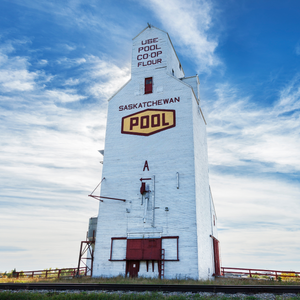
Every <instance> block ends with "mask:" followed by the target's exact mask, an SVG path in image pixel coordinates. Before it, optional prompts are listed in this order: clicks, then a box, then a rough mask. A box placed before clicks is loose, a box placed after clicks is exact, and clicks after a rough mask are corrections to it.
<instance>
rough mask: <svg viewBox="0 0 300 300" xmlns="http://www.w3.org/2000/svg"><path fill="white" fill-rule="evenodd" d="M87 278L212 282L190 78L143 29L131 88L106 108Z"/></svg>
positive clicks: (211, 224)
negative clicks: (91, 261)
mask: <svg viewBox="0 0 300 300" xmlns="http://www.w3.org/2000/svg"><path fill="white" fill-rule="evenodd" d="M102 153H103V171H102V181H101V185H100V196H99V200H100V201H99V213H98V223H97V232H96V244H95V252H94V264H93V276H94V277H99V276H103V277H112V276H118V275H120V274H121V275H124V276H132V277H136V276H143V277H159V278H194V279H212V278H213V277H214V276H215V275H219V274H220V260H219V243H218V240H217V223H216V222H217V218H216V212H215V208H214V204H213V199H212V196H211V191H210V186H209V178H208V158H207V142H206V121H205V117H204V115H203V112H202V110H201V107H200V96H199V79H198V76H197V75H196V76H191V77H185V74H184V71H183V68H182V66H181V64H180V61H179V59H178V57H177V54H176V52H175V50H174V47H173V45H172V42H171V40H170V37H169V35H168V34H167V33H166V32H164V31H162V30H160V29H158V28H156V27H154V26H150V25H149V26H148V27H146V28H145V29H144V30H143V31H142V32H140V33H139V34H138V35H137V36H136V37H135V38H134V39H133V45H132V64H131V79H130V80H129V81H128V82H127V83H126V84H125V85H124V86H123V87H122V88H121V89H120V90H119V91H118V92H117V93H116V94H115V95H113V96H112V97H111V98H110V99H109V102H108V113H107V126H106V137H105V149H104V151H102Z"/></svg>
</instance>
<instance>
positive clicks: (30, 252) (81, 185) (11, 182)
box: [0, 47, 129, 271]
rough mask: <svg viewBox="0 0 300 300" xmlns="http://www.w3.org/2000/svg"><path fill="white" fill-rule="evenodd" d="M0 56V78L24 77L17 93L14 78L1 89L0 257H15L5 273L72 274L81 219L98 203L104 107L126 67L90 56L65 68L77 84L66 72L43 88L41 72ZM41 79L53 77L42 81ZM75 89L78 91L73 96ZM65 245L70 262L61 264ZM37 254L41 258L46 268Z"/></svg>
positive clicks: (40, 67) (81, 235) (25, 62)
mask: <svg viewBox="0 0 300 300" xmlns="http://www.w3.org/2000/svg"><path fill="white" fill-rule="evenodd" d="M10 50H13V47H12V48H11V49H10ZM0 53H1V56H0V57H1V58H2V66H4V69H5V70H8V71H10V72H12V74H14V75H18V74H19V73H20V72H23V73H24V74H26V76H25V75H24V77H23V79H22V80H23V81H22V82H23V85H24V87H23V88H22V89H20V88H15V84H16V83H15V81H16V79H15V78H16V76H15V77H13V76H6V77H5V78H4V77H2V78H3V81H2V82H1V84H2V89H1V95H0V106H1V116H0V132H1V139H0V149H1V156H0V181H1V189H0V197H1V202H0V207H1V209H0V228H6V230H5V231H0V235H1V236H0V239H1V241H2V242H1V247H2V248H1V249H0V251H6V250H7V249H15V251H10V252H9V253H8V254H7V259H8V261H10V262H14V264H15V265H12V266H11V267H7V268H6V269H12V268H13V267H17V268H18V269H23V270H24V269H34V268H40V267H41V266H43V267H65V266H76V261H77V255H78V253H77V252H78V246H79V244H78V243H79V241H80V240H82V239H85V231H86V229H87V224H88V218H89V217H91V216H96V215H97V209H98V203H97V201H95V200H94V199H90V198H88V197H87V195H88V194H89V193H90V192H91V191H92V190H93V188H94V187H95V186H96V185H97V184H98V182H99V181H100V178H101V164H99V160H100V159H101V157H100V155H99V153H98V151H97V150H98V149H101V148H103V147H104V134H105V124H106V114H105V113H106V102H105V101H104V100H105V99H107V97H109V96H111V94H112V93H113V92H115V91H116V90H117V89H119V88H120V87H121V86H122V84H123V80H125V81H126V80H127V79H128V76H129V71H128V67H125V68H124V69H122V68H119V67H116V66H115V65H114V64H113V63H112V62H105V61H104V60H101V59H100V58H97V57H96V56H93V57H85V58H84V57H82V58H81V57H78V58H77V59H74V60H72V61H71V63H72V64H73V68H74V65H75V68H80V72H78V73H79V75H78V77H77V78H74V77H73V76H74V74H73V72H71V74H70V76H72V77H69V78H68V77H66V76H65V77H64V80H63V82H64V83H67V84H65V87H64V84H62V86H61V87H60V88H59V87H57V86H55V85H53V84H52V83H51V82H50V84H49V85H45V84H44V83H45V75H44V74H45V71H44V70H43V66H44V65H45V64H43V63H41V64H39V63H36V64H35V65H34V66H35V68H37V69H34V68H33V65H31V64H30V60H29V58H28V57H21V56H14V55H13V51H11V52H10V54H8V52H6V54H5V51H4V50H3V51H2V52H0ZM65 62H66V65H63V68H66V69H67V68H69V65H68V61H67V60H65ZM74 62H75V63H74ZM76 62H82V63H80V64H76ZM50 63H53V62H50ZM99 68H100V69H99ZM76 70H77V69H76ZM77 71H78V70H77ZM0 73H1V72H0ZM123 75H125V79H124V78H123V77H122V76H123ZM126 76H127V77H126ZM47 78H52V79H53V78H54V76H53V75H52V74H49V73H48V74H47ZM4 79H5V80H4ZM18 80H20V81H21V79H18ZM53 80H54V79H53ZM82 82H84V85H85V88H84V89H81V90H79V89H77V85H80V84H81V83H82ZM98 82H99V83H100V84H99V85H100V86H101V85H102V86H103V89H101V88H99V87H98V86H97V83H98ZM104 85H105V86H108V87H109V88H104ZM4 86H5V87H6V88H4ZM27 86H28V88H25V87H27ZM8 87H9V88H8ZM70 87H71V88H70ZM90 98H92V100H93V101H87V99H90ZM79 100H84V101H87V102H84V101H83V102H81V101H79ZM74 103H77V104H76V105H75V106H70V105H71V104H74ZM95 112H96V113H95ZM12 211H13V216H12ZM74 223H75V224H74ZM17 228H19V229H17ZM62 228H64V230H62ZM11 236H14V241H15V242H12V243H11V241H12V240H11ZM33 237H34V238H33ZM35 237H38V238H35ZM5 241H9V242H7V243H6V242H5ZM66 241H68V242H67V244H68V246H67V247H69V248H68V250H67V251H69V252H70V253H71V254H69V255H67V258H66V257H65V256H63V257H64V258H62V255H61V245H62V244H64V243H66ZM19 244H22V245H23V246H22V249H23V248H24V249H26V250H27V251H26V260H24V257H19V256H17V253H18V252H16V251H17V249H18V245H19ZM59 245H60V246H59ZM64 245H65V244H64ZM56 249H57V250H56ZM58 249H59V250H58ZM64 249H66V245H65V246H64ZM39 253H43V255H46V256H47V257H48V258H47V261H46V262H45V256H41V255H39ZM33 257H34V259H33ZM29 262H30V263H29ZM45 264H46V265H45ZM1 268H3V265H2V266H1ZM2 271H5V270H3V269H2Z"/></svg>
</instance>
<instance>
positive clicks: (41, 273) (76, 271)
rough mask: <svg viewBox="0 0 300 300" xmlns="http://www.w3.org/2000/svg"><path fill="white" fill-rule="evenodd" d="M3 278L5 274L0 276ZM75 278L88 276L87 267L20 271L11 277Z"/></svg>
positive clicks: (14, 272) (13, 273)
mask: <svg viewBox="0 0 300 300" xmlns="http://www.w3.org/2000/svg"><path fill="white" fill-rule="evenodd" d="M1 275H2V276H1ZM3 276H5V273H3V274H0V277H3ZM75 276H87V267H81V268H65V269H49V270H35V271H20V272H17V271H13V272H12V273H11V277H13V278H34V277H35V278H46V279H55V278H62V277H75Z"/></svg>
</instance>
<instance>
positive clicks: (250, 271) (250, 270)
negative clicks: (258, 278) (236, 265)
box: [249, 270, 252, 278]
mask: <svg viewBox="0 0 300 300" xmlns="http://www.w3.org/2000/svg"><path fill="white" fill-rule="evenodd" d="M249 274H250V278H252V274H251V270H249Z"/></svg>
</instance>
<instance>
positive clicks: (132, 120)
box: [130, 117, 139, 130]
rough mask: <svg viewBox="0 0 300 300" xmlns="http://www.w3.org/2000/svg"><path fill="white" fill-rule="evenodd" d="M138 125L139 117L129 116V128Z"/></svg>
mask: <svg viewBox="0 0 300 300" xmlns="http://www.w3.org/2000/svg"><path fill="white" fill-rule="evenodd" d="M137 125H139V118H138V117H135V118H130V130H132V128H133V126H137Z"/></svg>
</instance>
